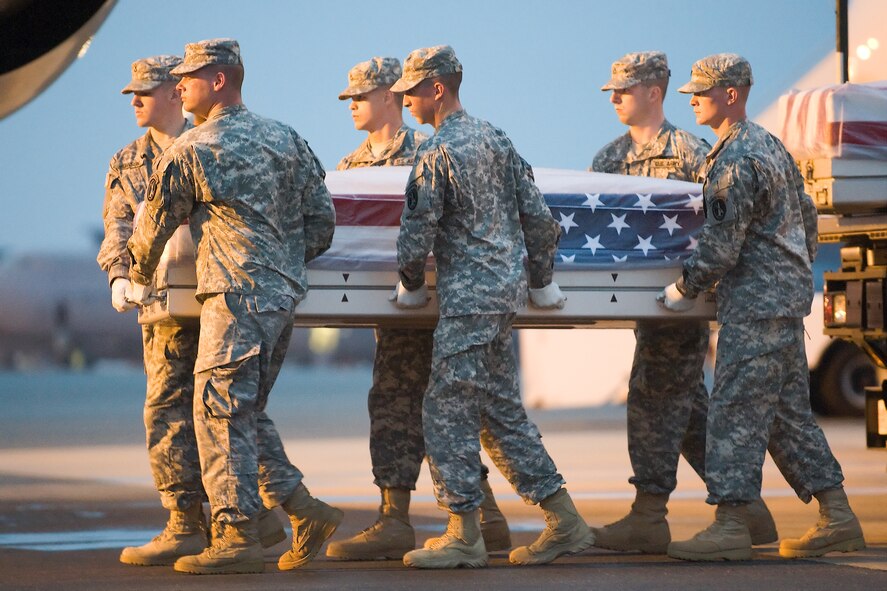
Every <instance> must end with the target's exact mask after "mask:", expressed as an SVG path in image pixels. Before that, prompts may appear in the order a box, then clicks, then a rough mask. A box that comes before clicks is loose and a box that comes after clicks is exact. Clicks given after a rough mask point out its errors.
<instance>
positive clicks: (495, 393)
mask: <svg viewBox="0 0 887 591" xmlns="http://www.w3.org/2000/svg"><path fill="white" fill-rule="evenodd" d="M461 80H462V65H461V64H460V63H459V61H458V60H457V59H456V55H455V53H454V52H453V49H452V48H451V47H449V46H437V47H431V48H425V49H417V50H415V51H413V52H412V53H410V55H409V57H407V60H406V63H405V66H404V72H403V76H402V77H401V78H400V80H398V81H397V82H396V83H395V84H394V86H392V91H395V92H405V93H406V97H405V100H404V103H405V105H406V106H407V107H408V108H409V109H410V112H411V113H412V114H413V116H414V117H415V118H416V120H417V121H419V122H420V123H431V124H433V125H434V128H435V130H436V133H435V135H434V136H433V137H432V138H431V139H429V140H428V141H427V142H425V143H424V144H423V145H422V151H421V154H420V156H419V159H418V161H417V162H416V164H415V166H414V167H413V170H412V172H411V174H410V179H409V183H408V185H407V189H406V207H405V208H404V211H403V216H402V219H401V228H400V235H399V237H398V240H397V253H398V264H399V266H400V277H401V281H400V282H399V283H398V286H397V288H396V292H395V295H394V300H395V302H396V304H397V305H399V306H400V307H421V306H424V305H426V304H427V301H428V298H427V294H428V288H427V286H426V284H425V264H426V260H427V258H428V254H429V252H430V251H431V250H432V248H433V249H434V256H435V260H436V264H437V295H438V301H439V303H440V320H439V322H438V325H437V328H436V329H435V331H434V348H433V352H432V361H431V375H430V378H429V383H428V389H427V390H426V392H425V398H424V402H423V409H422V417H423V428H424V430H425V448H426V452H427V454H428V463H429V466H430V467H431V476H432V480H433V481H434V487H435V495H436V497H437V499H438V503H439V504H440V505H441V507H443V508H446V509H447V510H448V511H449V523H448V525H447V530H446V532H445V533H444V535H443V536H441V537H439V538H434V539H432V540H429V541H428V542H426V544H425V547H424V548H423V549H421V550H413V551H412V552H409V553H407V554H406V555H405V556H404V564H406V565H408V566H414V567H419V568H453V567H456V566H483V565H485V564H486V563H487V551H486V548H485V545H484V539H483V536H482V535H481V532H480V517H479V512H478V508H479V507H480V505H481V503H482V502H483V496H484V495H483V492H481V487H480V481H481V462H480V455H479V452H480V445H481V444H482V445H483V447H484V449H485V450H486V451H487V453H488V454H489V456H490V457H491V458H492V459H493V462H494V463H495V464H496V466H497V467H498V468H499V469H500V470H501V471H502V473H503V474H504V475H505V476H506V478H508V480H509V482H511V484H512V486H513V487H514V488H515V490H516V491H517V492H518V494H520V495H521V497H522V498H523V499H524V500H525V501H526V502H528V503H531V504H535V503H540V502H541V504H542V508H543V509H544V511H545V515H546V522H547V523H548V527H547V528H546V530H545V531H544V532H543V534H542V535H541V536H540V537H539V539H538V540H536V542H534V543H533V544H532V545H531V546H529V547H526V546H525V547H520V548H516V549H515V550H513V551H512V553H511V555H510V557H509V558H510V560H511V561H512V562H515V563H521V564H538V563H544V562H550V561H552V560H554V559H555V558H557V557H558V556H560V555H562V554H566V553H571V552H579V551H581V550H584V549H585V548H587V547H589V546H590V545H591V544H592V543H593V541H594V540H593V537H592V535H591V532H590V530H589V528H588V526H587V525H586V524H585V521H583V519H582V518H581V517H580V516H579V515H578V513H577V511H576V508H575V507H574V506H573V502H572V500H571V499H570V497H569V495H568V494H567V491H566V490H565V489H563V488H561V485H562V484H563V483H564V480H563V478H562V477H561V475H560V474H558V472H557V468H556V467H555V465H554V462H553V461H552V460H551V458H550V457H549V456H548V453H547V452H546V451H545V447H544V446H543V445H542V442H541V441H540V434H539V431H538V429H537V428H536V426H535V425H534V424H533V423H532V422H530V420H529V419H528V418H527V415H526V411H525V410H524V407H523V405H522V403H521V400H520V392H519V386H518V380H517V371H516V367H515V358H514V350H513V347H512V340H511V325H512V323H513V321H514V315H515V313H516V312H517V310H518V309H519V308H520V307H521V306H523V305H525V304H526V300H527V272H526V270H525V268H524V262H523V258H524V252H527V253H528V256H529V267H530V269H529V286H530V297H531V298H532V299H533V301H534V302H536V303H537V304H539V305H541V306H544V307H557V306H561V307H562V306H563V303H564V296H563V294H562V293H561V291H560V288H558V286H557V284H556V283H554V282H552V269H553V262H554V255H555V252H556V249H557V241H558V236H559V231H558V225H557V223H556V222H555V221H554V219H553V218H552V216H551V212H550V210H549V209H548V207H547V206H546V204H545V201H544V200H543V198H542V194H541V193H540V192H539V190H538V188H536V186H535V185H534V184H533V182H532V173H531V171H530V169H529V166H528V165H527V164H526V162H525V161H524V160H523V159H522V158H521V157H520V155H519V154H518V153H517V151H516V150H515V149H514V146H512V144H511V142H510V141H509V139H508V138H507V137H506V136H505V134H504V133H503V132H502V131H501V130H499V129H496V128H495V127H493V126H492V125H490V124H489V123H487V122H485V121H481V120H479V119H475V118H474V117H470V116H469V115H468V114H467V113H466V112H465V111H464V110H463V109H462V105H461V103H460V101H459V86H460V83H461ZM525 248H526V250H525Z"/></svg>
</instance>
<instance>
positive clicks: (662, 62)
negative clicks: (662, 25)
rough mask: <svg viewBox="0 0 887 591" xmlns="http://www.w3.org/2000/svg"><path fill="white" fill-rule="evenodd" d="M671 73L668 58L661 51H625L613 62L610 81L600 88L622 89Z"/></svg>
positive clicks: (665, 76)
mask: <svg viewBox="0 0 887 591" xmlns="http://www.w3.org/2000/svg"><path fill="white" fill-rule="evenodd" d="M670 75H671V70H669V69H668V58H666V57H665V54H664V53H662V52H661V51H639V52H637V53H626V54H625V55H623V56H622V57H620V58H619V59H618V60H616V61H615V62H613V67H612V69H611V71H610V81H609V82H607V83H606V84H604V85H603V86H601V90H624V89H626V88H631V87H632V86H634V85H635V84H640V83H642V82H650V81H652V80H663V79H667V78H668V77H669V76H670Z"/></svg>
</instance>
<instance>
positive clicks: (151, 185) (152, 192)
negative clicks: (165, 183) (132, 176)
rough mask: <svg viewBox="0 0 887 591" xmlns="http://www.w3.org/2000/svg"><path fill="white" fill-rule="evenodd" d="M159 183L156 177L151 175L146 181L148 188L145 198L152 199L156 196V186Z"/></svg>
mask: <svg viewBox="0 0 887 591" xmlns="http://www.w3.org/2000/svg"><path fill="white" fill-rule="evenodd" d="M159 184H160V183H159V182H158V180H157V177H156V176H154V175H152V176H151V180H150V181H148V190H147V191H146V192H145V199H146V200H148V201H154V198H155V197H157V187H158V186H159Z"/></svg>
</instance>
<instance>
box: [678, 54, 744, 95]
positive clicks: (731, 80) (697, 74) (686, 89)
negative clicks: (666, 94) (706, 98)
mask: <svg viewBox="0 0 887 591" xmlns="http://www.w3.org/2000/svg"><path fill="white" fill-rule="evenodd" d="M753 83H754V78H752V75H751V65H750V64H749V63H748V61H747V60H746V59H745V58H744V57H742V56H741V55H736V54H735V53H716V54H714V55H710V56H708V57H704V58H702V59H701V60H699V61H698V62H696V63H695V64H693V67H692V68H691V69H690V81H689V82H687V83H686V84H684V85H683V86H681V87H680V88H678V92H683V93H685V94H692V93H694V92H703V91H705V90H708V89H709V88H714V87H715V86H751V85H752V84H753Z"/></svg>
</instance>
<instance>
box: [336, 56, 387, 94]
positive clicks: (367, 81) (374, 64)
mask: <svg viewBox="0 0 887 591" xmlns="http://www.w3.org/2000/svg"><path fill="white" fill-rule="evenodd" d="M402 73H403V72H402V70H401V68H400V60H399V59H397V58H396V57H374V58H373V59H371V60H369V61H365V62H360V63H359V64H357V65H356V66H354V67H353V68H351V70H349V71H348V87H347V88H346V89H345V90H343V91H342V92H341V94H339V100H340V101H344V100H347V99H349V98H351V97H353V96H357V95H359V94H366V93H368V92H369V91H371V90H375V89H377V88H380V87H382V86H391V85H392V84H394V83H395V82H397V79H398V78H400V76H401V74H402Z"/></svg>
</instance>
